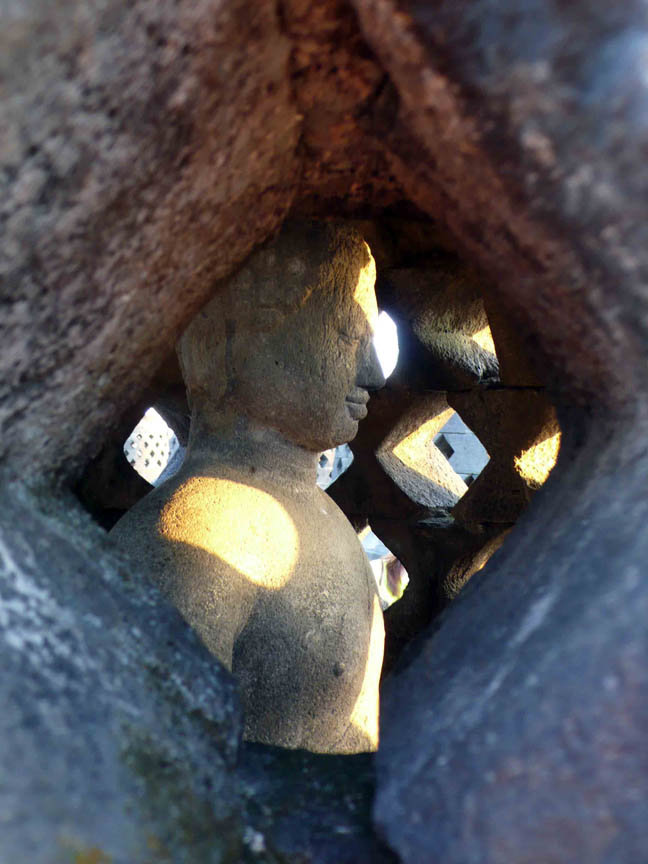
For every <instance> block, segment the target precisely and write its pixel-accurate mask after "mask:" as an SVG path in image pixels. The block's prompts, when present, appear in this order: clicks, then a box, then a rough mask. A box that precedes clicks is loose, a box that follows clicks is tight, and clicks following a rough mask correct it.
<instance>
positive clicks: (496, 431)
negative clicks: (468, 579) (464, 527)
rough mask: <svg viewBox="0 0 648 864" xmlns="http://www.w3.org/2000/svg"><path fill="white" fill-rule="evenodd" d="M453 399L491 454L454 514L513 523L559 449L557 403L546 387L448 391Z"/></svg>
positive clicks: (465, 519)
mask: <svg viewBox="0 0 648 864" xmlns="http://www.w3.org/2000/svg"><path fill="white" fill-rule="evenodd" d="M448 403H449V404H450V405H452V407H453V408H455V409H456V410H457V411H458V412H459V414H460V415H461V417H462V419H463V420H464V421H465V422H466V423H468V425H469V426H470V428H471V429H472V430H473V431H474V432H475V434H476V435H477V436H478V437H479V439H480V440H481V442H482V444H483V445H484V447H485V448H486V450H487V451H488V454H489V456H490V459H489V461H488V464H487V465H486V467H485V468H484V470H483V471H482V472H481V474H480V475H479V477H477V479H476V480H475V482H474V483H473V484H472V485H471V486H470V489H469V490H468V492H467V493H466V494H465V495H464V497H463V498H462V499H461V501H459V503H458V504H457V505H456V507H455V508H454V510H453V514H454V516H455V518H456V519H458V520H459V521H461V522H498V523H508V524H512V523H513V522H515V520H516V519H517V518H518V516H519V515H520V513H522V511H523V510H524V509H525V508H526V507H527V506H528V503H529V501H530V500H531V498H532V497H533V495H534V493H535V492H536V490H537V489H538V488H539V487H540V486H541V485H542V482H544V480H545V479H546V477H547V476H548V475H549V472H550V471H551V469H552V468H553V465H554V463H555V457H556V456H557V455H558V449H559V446H560V426H559V425H558V420H557V419H556V411H555V409H554V407H553V405H552V404H551V403H550V402H549V400H548V399H547V397H546V395H545V393H544V392H543V391H541V390H530V389H524V388H522V389H519V390H518V389H503V390H484V391H472V392H468V393H449V394H448ZM535 478H537V479H535Z"/></svg>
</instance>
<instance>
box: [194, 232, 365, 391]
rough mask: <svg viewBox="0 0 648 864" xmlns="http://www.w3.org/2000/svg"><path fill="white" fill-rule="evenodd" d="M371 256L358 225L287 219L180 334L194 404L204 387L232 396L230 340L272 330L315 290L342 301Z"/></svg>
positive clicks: (341, 302)
mask: <svg viewBox="0 0 648 864" xmlns="http://www.w3.org/2000/svg"><path fill="white" fill-rule="evenodd" d="M371 260H372V259H371V254H370V252H369V247H368V246H367V244H366V243H365V241H364V240H363V239H362V237H361V236H360V234H359V233H358V232H357V231H356V230H355V229H354V228H352V227H351V226H348V225H344V224H341V223H336V222H315V221H310V220H301V221H291V222H287V223H285V224H284V225H283V227H282V229H281V231H280V232H279V233H278V234H277V235H276V236H275V237H274V238H272V239H270V240H268V241H266V242H265V243H264V244H263V245H262V246H260V247H259V248H258V249H256V250H255V251H254V252H253V253H252V254H251V255H250V256H249V257H248V258H247V259H246V261H245V262H244V263H243V265H242V266H241V267H240V269H239V270H237V271H236V273H234V274H233V275H232V276H229V277H227V278H226V279H224V280H222V281H221V282H220V283H219V284H218V286H217V288H216V292H217V293H216V295H215V296H214V297H213V298H212V300H210V301H209V302H208V303H207V305H206V306H205V307H204V308H203V309H202V310H201V311H200V312H199V313H198V314H197V315H196V317H195V318H194V319H193V320H192V321H191V323H190V324H189V326H188V327H187V328H186V330H185V331H184V333H183V334H182V336H181V337H180V339H179V341H178V345H177V351H178V356H179V359H180V368H181V370H182V376H183V378H184V381H185V384H186V386H187V391H188V395H189V401H190V405H191V401H192V399H191V395H192V394H196V393H198V392H201V391H202V392H203V393H205V394H207V395H208V396H209V397H210V398H211V399H220V398H222V396H224V395H225V393H226V391H227V372H228V370H227V356H228V340H231V339H234V338H235V337H236V335H237V334H239V333H245V334H247V335H250V336H252V335H254V334H255V333H262V332H267V331H269V330H272V329H273V328H274V327H275V326H277V325H279V324H280V323H282V322H283V320H284V319H285V317H286V316H287V315H289V314H291V313H292V312H296V311H297V310H298V309H300V308H302V307H303V306H304V305H305V304H306V303H307V302H308V300H309V299H310V298H311V297H312V296H313V295H317V296H320V295H321V294H325V295H326V296H328V297H330V299H331V302H332V304H336V303H339V304H340V305H342V304H343V302H345V301H346V300H347V299H348V296H347V295H351V296H352V292H353V288H354V286H355V285H356V283H357V281H358V274H359V273H360V272H361V271H362V269H363V268H365V267H366V266H367V264H368V263H369V262H370V261H371Z"/></svg>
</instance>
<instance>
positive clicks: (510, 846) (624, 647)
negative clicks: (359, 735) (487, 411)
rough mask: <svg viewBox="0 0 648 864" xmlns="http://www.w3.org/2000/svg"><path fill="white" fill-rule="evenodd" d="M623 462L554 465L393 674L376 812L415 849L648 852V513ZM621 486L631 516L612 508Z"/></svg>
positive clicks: (456, 855)
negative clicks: (604, 472)
mask: <svg viewBox="0 0 648 864" xmlns="http://www.w3.org/2000/svg"><path fill="white" fill-rule="evenodd" d="M591 455H592V456H594V454H593V453H592V454H591ZM588 461H590V464H591V459H590V460H588ZM640 465H641V467H642V471H643V472H645V470H646V467H647V465H648V462H647V460H646V457H645V456H644V457H643V461H642V462H641V463H640ZM618 468H619V470H618V471H617V473H616V474H614V476H612V475H611V474H610V475H608V476H607V477H602V478H600V477H599V478H597V480H596V481H595V482H592V483H591V485H589V488H588V490H587V491H588V495H587V496H583V495H582V490H583V485H582V484H583V479H584V478H583V474H582V471H583V467H582V466H581V465H575V466H572V467H571V468H570V469H569V470H565V471H564V472H563V473H562V475H561V476H558V477H556V478H555V479H554V478H552V479H551V480H550V481H549V484H548V486H546V487H545V488H544V489H543V490H542V491H541V492H540V493H539V496H541V497H542V498H543V499H544V502H542V503H544V504H545V506H544V508H542V507H540V506H538V507H536V504H540V503H541V502H540V501H539V500H538V499H536V501H535V502H534V504H533V505H532V508H531V511H529V517H535V518H526V517H525V518H523V519H522V520H521V522H520V523H518V526H517V527H516V528H515V529H513V532H512V533H511V535H510V537H509V539H508V541H507V543H506V544H505V546H504V547H503V548H502V549H501V550H500V551H499V552H498V553H496V555H495V556H494V557H493V558H492V559H491V561H490V562H489V563H488V564H487V565H486V567H485V568H484V570H482V571H481V572H480V573H478V574H476V575H474V576H473V577H472V579H471V581H470V582H469V584H468V585H467V586H466V588H465V589H464V591H463V592H462V594H461V595H460V596H459V598H458V599H457V600H455V602H454V603H453V604H452V605H451V606H450V607H449V609H448V610H447V611H446V613H445V614H444V616H443V617H442V619H441V621H440V622H439V623H438V624H437V627H436V628H435V632H434V633H431V634H429V635H428V636H427V637H426V638H425V639H424V640H423V641H422V642H421V643H420V644H418V645H417V646H415V647H414V648H412V649H410V650H411V653H410V656H409V663H406V664H404V665H403V667H402V668H401V670H400V672H398V673H397V674H396V675H394V676H392V679H391V682H390V684H389V686H388V688H386V690H385V692H384V694H383V706H384V707H383V727H382V730H383V735H382V750H381V752H380V754H379V769H378V770H379V777H380V778H381V780H380V788H379V793H378V800H377V808H376V817H377V821H378V824H379V825H381V826H382V829H383V830H384V832H385V836H386V837H387V839H388V841H389V842H390V844H392V845H393V847H394V848H395V849H396V850H397V851H398V853H399V854H400V855H401V856H402V859H403V860H404V861H406V862H418V861H425V860H443V861H447V862H449V864H453V862H457V864H459V862H461V864H472V862H474V864H477V862H480V864H481V862H486V861H487V862H497V864H505V862H506V864H508V862H511V861H529V862H546V861H556V862H561V864H563V862H577V861H583V860H587V861H592V862H605V864H608V862H610V864H611V862H623V864H636V862H638V861H641V860H642V856H643V849H644V830H643V825H644V824H645V819H646V817H647V816H648V811H647V809H646V801H648V795H647V792H648V789H647V786H646V783H647V780H646V778H647V777H648V761H647V757H646V753H645V747H644V746H643V730H644V729H645V728H646V723H647V722H648V700H647V695H648V673H647V672H646V666H645V663H644V657H645V653H646V650H648V638H647V631H646V627H645V621H646V615H647V614H648V598H647V595H646V591H645V586H644V585H643V581H642V578H641V573H642V572H643V569H644V564H643V562H644V561H645V556H646V555H647V554H648V545H647V544H648V541H647V538H646V534H645V532H644V531H642V530H637V529H638V526H639V525H642V524H643V523H644V520H645V519H646V518H647V517H648V510H647V507H646V500H645V496H644V491H645V490H644V488H643V486H642V483H643V480H642V479H640V476H643V477H645V474H642V475H640V474H638V473H636V470H635V468H636V466H633V465H628V464H627V463H626V464H625V465H623V467H622V466H621V465H619V466H618ZM620 483H621V484H623V488H624V489H626V490H627V492H628V493H629V498H628V499H627V500H628V501H632V516H631V518H628V511H627V510H625V509H624V511H623V517H621V513H620V511H617V512H618V516H616V517H615V516H614V515H613V513H610V512H609V511H607V512H606V510H607V508H603V512H601V507H600V502H601V501H610V500H613V499H614V498H615V497H616V496H618V490H619V488H620V487H619V484H620ZM552 487H553V488H552ZM577 487H578V492H577V493H576V494H575V491H574V490H575V489H576V488H577ZM551 493H553V496H551ZM552 501H553V502H555V503H554V504H553V506H552V503H551V502H552ZM563 508H566V509H563ZM615 509H616V508H615ZM565 512H569V513H570V515H571V517H572V518H569V519H566V518H564V516H563V517H562V518H559V520H557V519H556V514H559V517H560V516H561V515H562V514H564V513H565ZM635 520H636V521H635ZM547 537H550V542H547V540H546V538H547ZM575 552H576V554H575ZM612 561H614V562H616V563H615V569H614V574H612V572H611V571H610V563H611V562H612ZM405 700H407V704H408V706H409V709H408V720H409V723H408V734H407V735H403V734H402V717H403V704H404V701H405Z"/></svg>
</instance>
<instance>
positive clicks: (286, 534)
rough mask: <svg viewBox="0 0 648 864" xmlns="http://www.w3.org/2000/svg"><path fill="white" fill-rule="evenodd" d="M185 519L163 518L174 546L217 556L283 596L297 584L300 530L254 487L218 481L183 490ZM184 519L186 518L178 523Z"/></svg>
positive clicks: (171, 513) (170, 512)
mask: <svg viewBox="0 0 648 864" xmlns="http://www.w3.org/2000/svg"><path fill="white" fill-rule="evenodd" d="M183 500H184V501H185V502H189V503H188V504H185V506H184V508H183V512H182V514H178V513H177V512H176V511H175V509H174V508H173V507H170V508H167V509H166V511H165V512H164V513H163V514H162V519H161V529H162V533H163V534H164V536H165V537H166V538H167V539H168V540H172V541H175V542H178V543H187V544H189V545H191V546H195V547H197V548H199V549H203V550H204V551H205V552H208V553H209V554H210V555H215V556H217V557H218V558H220V559H222V560H223V561H225V562H226V563H227V564H229V565H230V567H233V568H234V569H235V570H237V571H238V572H239V573H240V574H241V575H243V576H245V577H246V579H248V580H249V581H250V582H252V583H254V584H255V585H259V586H260V587H262V588H267V589H271V590H277V589H279V588H281V587H282V586H283V585H285V584H286V583H287V582H288V580H289V579H290V578H291V576H292V573H293V570H294V567H295V564H296V562H297V558H298V555H299V537H298V535H297V530H296V528H295V525H294V523H293V521H292V519H291V518H290V516H289V515H288V513H287V512H286V510H285V509H284V508H283V507H282V506H281V504H279V502H278V501H275V499H274V498H273V497H272V496H271V495H268V494H267V493H266V492H262V491H261V490H260V489H255V488H254V487H252V486H246V485H245V484H244V483H236V482H234V481H232V480H222V479H219V478H216V477H193V478H191V479H190V480H188V481H187V482H186V483H185V484H184V485H183ZM179 516H181V518H178V517H179Z"/></svg>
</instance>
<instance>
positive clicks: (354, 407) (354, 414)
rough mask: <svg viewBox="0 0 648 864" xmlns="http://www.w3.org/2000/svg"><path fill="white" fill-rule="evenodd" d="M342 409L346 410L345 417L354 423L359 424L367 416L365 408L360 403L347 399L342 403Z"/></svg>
mask: <svg viewBox="0 0 648 864" xmlns="http://www.w3.org/2000/svg"><path fill="white" fill-rule="evenodd" d="M344 407H345V408H346V413H347V415H348V416H349V417H350V418H351V420H352V421H353V422H355V423H359V422H360V421H361V420H364V418H365V417H366V416H367V406H366V405H365V404H363V403H362V402H352V401H351V400H349V399H347V400H346V402H345V403H344ZM356 431H357V427H356Z"/></svg>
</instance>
